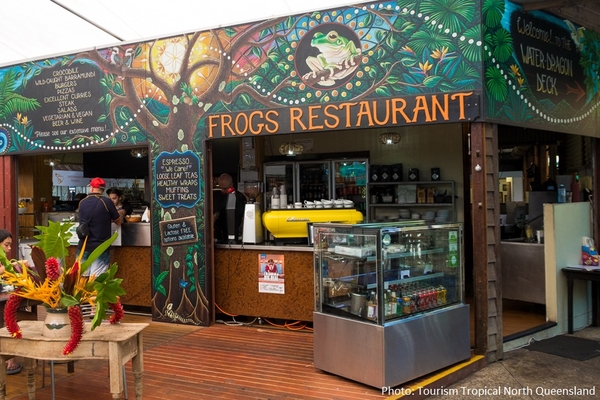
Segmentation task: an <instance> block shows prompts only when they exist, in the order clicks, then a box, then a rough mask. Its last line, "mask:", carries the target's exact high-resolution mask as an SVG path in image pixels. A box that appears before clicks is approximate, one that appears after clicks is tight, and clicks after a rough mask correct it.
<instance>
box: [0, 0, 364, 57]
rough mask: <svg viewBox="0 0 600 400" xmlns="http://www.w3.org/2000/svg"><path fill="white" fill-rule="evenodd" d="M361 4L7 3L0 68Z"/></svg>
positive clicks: (326, 0) (199, 0)
mask: <svg viewBox="0 0 600 400" xmlns="http://www.w3.org/2000/svg"><path fill="white" fill-rule="evenodd" d="M357 3H358V2H356V1H352V0H346V1H343V0H298V1H294V0H227V1H208V0H169V1H164V0H126V1H122V0H3V1H2V3H0V4H1V5H0V7H1V8H0V9H1V11H2V16H3V18H2V28H1V29H2V34H1V35H0V66H7V65H12V64H18V63H19V62H21V61H29V60H38V59H42V58H46V57H49V56H55V55H63V54H71V53H76V52H79V51H82V50H86V49H90V48H94V47H98V48H101V47H107V46H111V45H115V44H118V43H122V42H136V41H141V40H145V39H153V38H159V37H165V36H171V35H173V34H178V33H186V32H196V31H201V30H205V29H208V28H216V27H223V26H231V25H237V24H240V23H244V22H252V21H259V20H264V19H269V18H272V17H280V16H285V15H293V14H298V13H302V12H305V11H313V10H323V9H329V8H334V7H336V6H340V5H348V4H357Z"/></svg>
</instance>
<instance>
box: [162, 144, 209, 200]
mask: <svg viewBox="0 0 600 400" xmlns="http://www.w3.org/2000/svg"><path fill="white" fill-rule="evenodd" d="M199 177H200V159H199V158H198V156H197V155H195V154H194V153H192V152H191V151H186V152H183V153H180V152H178V151H176V152H174V153H166V152H163V153H161V154H159V155H158V157H156V160H155V161H154V181H155V182H156V190H155V194H156V201H157V202H158V203H159V204H160V205H161V207H163V208H166V207H188V208H191V207H193V206H194V205H195V204H196V203H197V202H198V201H199V200H200V196H201V195H200V181H199Z"/></svg>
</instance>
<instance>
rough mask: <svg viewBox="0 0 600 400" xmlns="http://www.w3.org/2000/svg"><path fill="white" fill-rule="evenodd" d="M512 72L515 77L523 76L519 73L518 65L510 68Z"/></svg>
mask: <svg viewBox="0 0 600 400" xmlns="http://www.w3.org/2000/svg"><path fill="white" fill-rule="evenodd" d="M510 70H511V72H512V73H513V75H515V76H521V72H520V71H519V67H518V66H517V65H516V64H513V65H511V66H510Z"/></svg>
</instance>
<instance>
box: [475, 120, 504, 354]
mask: <svg viewBox="0 0 600 400" xmlns="http://www.w3.org/2000/svg"><path fill="white" fill-rule="evenodd" d="M497 154H498V129H497V125H494V124H484V123H474V124H472V125H471V163H472V168H471V174H472V189H473V253H474V255H473V269H474V271H473V274H474V292H475V324H476V325H475V352H476V354H482V355H485V356H486V358H487V361H488V362H493V361H497V360H500V359H502V358H503V348H502V293H501V282H500V277H501V274H500V258H499V252H500V249H499V245H500V224H499V221H500V204H499V203H500V202H499V195H498V184H497V182H498V175H499V174H498V156H497ZM479 168H480V169H479ZM478 169H479V171H478Z"/></svg>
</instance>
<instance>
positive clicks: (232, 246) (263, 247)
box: [215, 243, 314, 253]
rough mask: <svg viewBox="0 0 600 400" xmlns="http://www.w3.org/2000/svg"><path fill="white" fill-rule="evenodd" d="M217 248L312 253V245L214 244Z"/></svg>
mask: <svg viewBox="0 0 600 400" xmlns="http://www.w3.org/2000/svg"><path fill="white" fill-rule="evenodd" d="M215 248H217V249H232V250H233V249H236V250H264V251H303V252H308V253H312V252H313V251H314V248H313V247H312V246H276V245H274V244H225V243H222V244H215Z"/></svg>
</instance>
